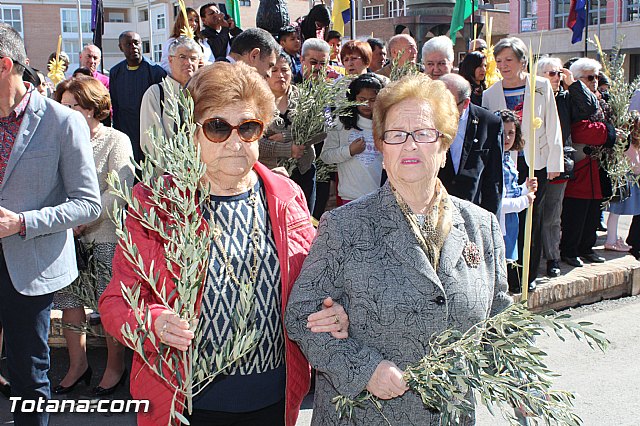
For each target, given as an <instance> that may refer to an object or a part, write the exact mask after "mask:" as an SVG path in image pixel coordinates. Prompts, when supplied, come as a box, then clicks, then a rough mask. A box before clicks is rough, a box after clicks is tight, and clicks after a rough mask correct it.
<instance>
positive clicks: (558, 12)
mask: <svg viewBox="0 0 640 426" xmlns="http://www.w3.org/2000/svg"><path fill="white" fill-rule="evenodd" d="M570 9H571V1H570V0H554V1H553V27H551V28H555V29H557V28H566V26H567V20H568V19H569V10H570Z"/></svg>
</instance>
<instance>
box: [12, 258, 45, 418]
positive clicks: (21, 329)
mask: <svg viewBox="0 0 640 426" xmlns="http://www.w3.org/2000/svg"><path fill="white" fill-rule="evenodd" d="M25 261H27V260H25ZM52 302H53V293H50V294H45V295H43V296H24V295H22V294H20V293H18V292H17V291H16V289H15V288H14V287H13V283H12V282H11V278H10V277H9V272H8V271H7V265H6V263H5V260H4V255H3V254H2V251H1V250H0V323H2V328H3V330H4V341H5V348H6V353H7V366H8V371H9V380H10V382H11V394H12V396H17V397H21V398H23V399H29V400H36V401H37V400H38V399H39V398H44V399H49V398H50V397H51V393H50V390H49V378H48V377H47V372H48V371H49V345H48V342H47V339H48V336H49V323H50V321H51V304H52ZM19 408H20V405H19V404H18V409H17V410H16V412H15V413H13V419H14V421H15V425H16V426H25V425H29V426H31V425H46V424H48V422H49V414H48V413H35V412H34V413H22V412H20V410H19Z"/></svg>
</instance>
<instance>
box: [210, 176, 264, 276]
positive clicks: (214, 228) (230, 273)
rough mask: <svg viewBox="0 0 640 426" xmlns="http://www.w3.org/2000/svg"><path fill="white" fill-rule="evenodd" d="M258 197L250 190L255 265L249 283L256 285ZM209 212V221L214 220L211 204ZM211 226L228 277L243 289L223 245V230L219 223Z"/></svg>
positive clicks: (258, 236) (258, 243) (258, 232)
mask: <svg viewBox="0 0 640 426" xmlns="http://www.w3.org/2000/svg"><path fill="white" fill-rule="evenodd" d="M257 198H258V195H257V194H256V192H255V191H254V190H253V188H252V189H250V190H249V204H250V205H251V207H252V210H253V224H252V229H251V242H252V244H253V265H252V266H251V270H250V271H249V280H250V281H249V283H250V284H252V285H255V284H256V282H257V278H258V247H259V246H260V229H259V227H258V201H257ZM207 208H208V210H209V221H212V220H213V210H212V209H211V204H209V206H208V207H207ZM209 226H210V227H211V229H212V232H213V242H214V244H215V245H216V247H217V248H218V251H219V252H220V254H221V255H222V261H223V262H224V268H225V270H226V271H227V275H228V276H229V277H230V278H231V281H233V282H234V283H235V284H236V285H237V286H238V287H241V285H242V284H241V283H240V279H239V278H238V276H237V275H236V273H235V271H234V270H233V265H232V264H231V260H230V259H229V256H228V255H227V251H226V250H225V248H224V246H223V245H222V228H220V225H218V224H217V223H213V224H211V223H209Z"/></svg>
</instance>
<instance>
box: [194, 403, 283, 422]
mask: <svg viewBox="0 0 640 426" xmlns="http://www.w3.org/2000/svg"><path fill="white" fill-rule="evenodd" d="M187 418H188V420H189V422H190V423H191V425H192V426H263V425H269V426H281V425H282V426H284V399H283V400H282V401H280V402H277V403H275V404H273V405H270V406H268V407H265V408H262V409H260V410H256V411H251V412H248V413H226V412H222V411H208V410H194V411H193V414H192V415H191V416H187Z"/></svg>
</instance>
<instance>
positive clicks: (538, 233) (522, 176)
mask: <svg viewBox="0 0 640 426" xmlns="http://www.w3.org/2000/svg"><path fill="white" fill-rule="evenodd" d="M533 174H534V176H535V177H537V178H538V190H537V191H536V199H535V201H534V202H533V221H532V224H531V250H530V252H529V253H530V255H529V282H530V283H531V282H533V280H535V279H536V278H537V277H538V267H539V266H540V258H541V257H542V213H543V210H544V200H545V194H546V191H547V169H546V168H544V169H541V170H536V171H535V172H534V173H533ZM518 176H519V180H520V183H522V182H524V181H525V180H526V178H527V176H529V167H528V166H527V163H526V162H525V161H524V157H518ZM518 220H519V221H520V223H519V229H518V260H519V263H520V264H523V263H522V262H523V260H524V256H523V250H524V228H525V224H526V222H527V209H525V210H523V211H521V212H520V213H519V214H518ZM520 275H521V276H522V274H520Z"/></svg>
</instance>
